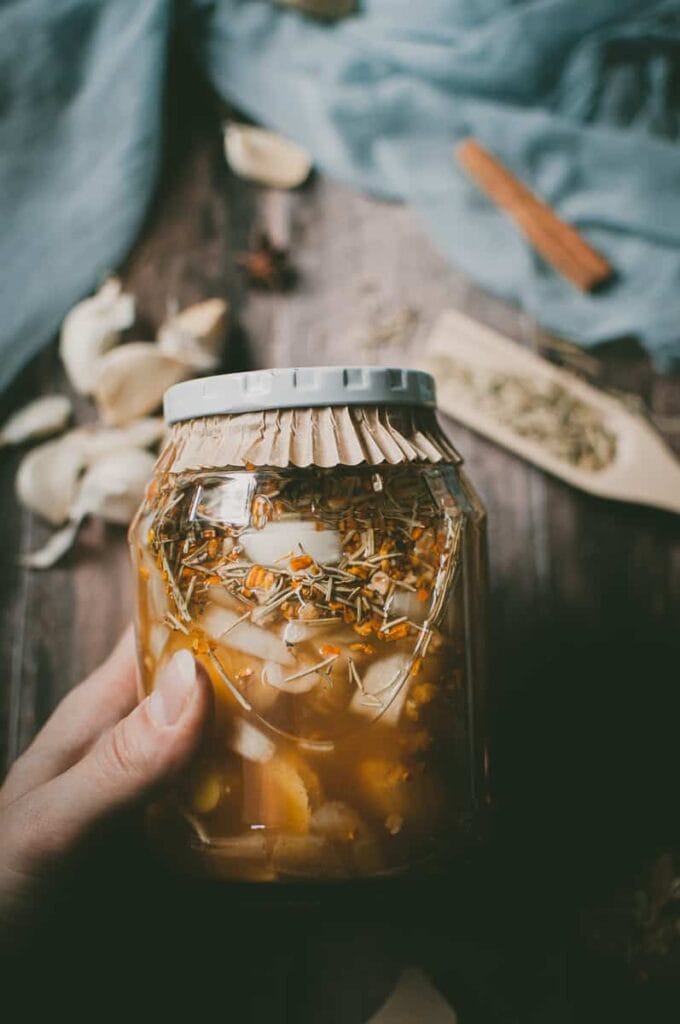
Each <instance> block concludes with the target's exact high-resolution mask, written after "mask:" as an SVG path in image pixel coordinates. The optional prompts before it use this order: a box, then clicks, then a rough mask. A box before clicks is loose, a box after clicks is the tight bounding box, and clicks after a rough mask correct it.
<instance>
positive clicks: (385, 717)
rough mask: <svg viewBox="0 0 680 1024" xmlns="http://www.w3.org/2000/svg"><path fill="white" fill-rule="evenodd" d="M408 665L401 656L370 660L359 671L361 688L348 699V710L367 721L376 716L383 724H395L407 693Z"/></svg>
mask: <svg viewBox="0 0 680 1024" xmlns="http://www.w3.org/2000/svg"><path fill="white" fill-rule="evenodd" d="M411 662H412V659H411V658H409V657H408V656H407V655H405V654H390V655H388V656H387V657H386V658H377V659H376V660H375V661H372V662H371V663H370V664H369V665H368V667H367V668H366V669H365V670H364V672H363V676H362V677H361V682H362V686H361V687H360V688H358V689H357V690H356V692H355V694H354V696H353V697H352V701H351V703H350V711H353V712H354V713H355V714H357V715H364V716H366V717H368V718H377V717H378V716H380V721H381V722H382V723H384V724H385V725H397V723H398V721H399V718H400V717H401V712H402V710H403V707H404V703H405V701H406V696H407V694H408V689H409V687H408V683H407V681H406V677H407V675H408V672H409V670H410V667H411ZM383 708H385V709H386V710H385V711H383ZM381 712H382V714H381Z"/></svg>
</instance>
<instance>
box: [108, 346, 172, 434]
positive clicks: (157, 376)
mask: <svg viewBox="0 0 680 1024" xmlns="http://www.w3.org/2000/svg"><path fill="white" fill-rule="evenodd" d="M190 376H191V368H190V367H188V366H186V365H183V364H182V363H179V362H177V360H176V359H171V358H170V357H169V356H166V355H163V353H162V352H161V351H160V349H159V347H158V346H157V345H155V344H154V343H153V342H151V341H133V342H130V343H129V344H127V345H121V346H120V348H115V349H112V350H111V351H110V352H107V353H106V355H104V356H102V358H101V359H100V360H99V364H98V370H97V377H96V380H95V383H94V387H93V389H92V391H93V395H94V400H95V402H96V405H97V409H98V411H99V415H100V416H101V418H102V420H103V421H104V423H106V424H107V425H108V426H121V425H123V424H126V423H129V422H130V421H131V420H134V419H137V418H139V417H140V416H146V415H147V414H148V413H151V412H154V411H155V410H156V409H157V408H158V407H159V406H160V404H161V402H162V401H163V395H164V393H165V391H166V390H167V389H168V388H169V387H171V386H172V385H173V384H177V383H178V382H179V381H181V380H185V378H187V377H190Z"/></svg>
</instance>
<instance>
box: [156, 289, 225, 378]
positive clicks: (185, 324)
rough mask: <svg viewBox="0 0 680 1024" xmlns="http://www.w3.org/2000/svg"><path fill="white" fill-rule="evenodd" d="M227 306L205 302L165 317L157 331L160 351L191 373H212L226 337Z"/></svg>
mask: <svg viewBox="0 0 680 1024" xmlns="http://www.w3.org/2000/svg"><path fill="white" fill-rule="evenodd" d="M228 309H229V306H228V304H227V303H226V302H225V301H224V299H206V301H205V302H197V303H196V304H195V305H193V306H187V308H186V309H183V310H181V311H180V312H179V313H175V314H174V315H173V316H170V317H168V319H167V320H166V321H165V323H164V324H162V326H161V327H160V329H159V331H158V347H159V349H160V350H161V352H162V353H163V354H164V355H166V356H170V358H171V359H176V360H177V361H178V362H180V363H185V364H186V365H187V366H190V367H191V368H192V369H193V370H198V371H207V370H214V369H216V367H218V366H219V364H220V357H221V354H222V349H223V346H224V340H225V338H226V334H227V311H228Z"/></svg>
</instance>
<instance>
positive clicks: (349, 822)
mask: <svg viewBox="0 0 680 1024" xmlns="http://www.w3.org/2000/svg"><path fill="white" fill-rule="evenodd" d="M309 828H310V831H311V832H314V833H315V834H316V835H319V836H325V837H326V838H327V839H336V840H345V841H348V840H350V839H354V838H355V836H357V835H358V834H359V833H361V832H365V831H366V829H365V826H364V824H363V822H362V820H361V818H360V817H359V815H358V814H357V812H356V811H355V810H354V808H352V807H350V806H349V805H348V804H345V803H343V802H342V801H341V800H329V801H328V802H327V803H325V804H321V806H320V807H317V809H316V810H315V811H314V813H313V814H312V817H311V819H310V823H309Z"/></svg>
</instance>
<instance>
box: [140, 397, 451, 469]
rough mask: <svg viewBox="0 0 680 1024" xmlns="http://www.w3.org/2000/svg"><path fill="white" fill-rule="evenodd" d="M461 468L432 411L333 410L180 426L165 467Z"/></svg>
mask: <svg viewBox="0 0 680 1024" xmlns="http://www.w3.org/2000/svg"><path fill="white" fill-rule="evenodd" d="M460 461H461V459H460V456H459V455H458V453H457V452H456V451H455V449H454V448H453V447H452V445H451V444H450V443H449V442H448V441H447V439H446V438H445V437H444V435H443V433H442V432H441V430H440V428H439V425H438V423H437V420H436V418H435V416H434V413H433V412H432V411H431V410H429V409H411V408H401V407H400V408H394V407H384V406H365V407H364V406H335V407H323V408H318V409H317V408H314V409H267V410H263V411H261V412H246V413H240V414H237V415H234V416H209V417H204V418H199V419H194V420H187V421H186V422H183V423H176V424H174V426H173V427H172V428H171V431H170V434H169V436H168V440H167V442H166V445H165V448H164V449H163V452H162V454H161V458H160V466H161V468H162V469H163V470H164V471H167V472H171V473H185V472H189V471H199V470H210V469H223V468H229V467H230V468H236V467H245V466H272V467H276V468H284V467H286V466H295V467H298V468H304V467H307V466H316V467H319V468H323V469H329V468H332V467H333V466H358V465H361V464H362V463H363V464H365V465H369V466H380V465H383V464H387V465H393V466H395V465H400V464H404V463H410V462H428V463H438V462H455V463H459V462H460Z"/></svg>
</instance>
